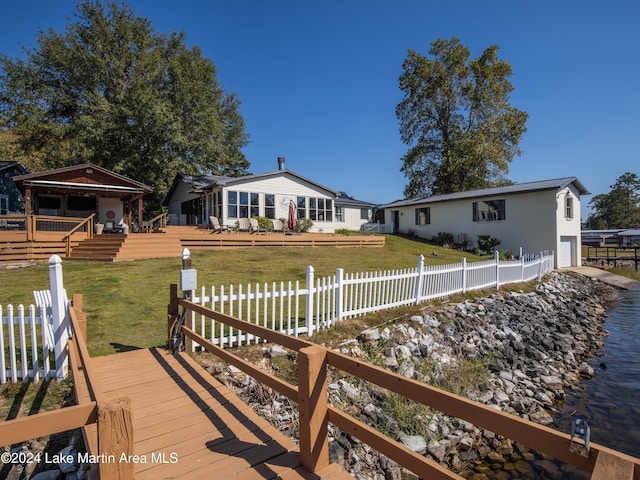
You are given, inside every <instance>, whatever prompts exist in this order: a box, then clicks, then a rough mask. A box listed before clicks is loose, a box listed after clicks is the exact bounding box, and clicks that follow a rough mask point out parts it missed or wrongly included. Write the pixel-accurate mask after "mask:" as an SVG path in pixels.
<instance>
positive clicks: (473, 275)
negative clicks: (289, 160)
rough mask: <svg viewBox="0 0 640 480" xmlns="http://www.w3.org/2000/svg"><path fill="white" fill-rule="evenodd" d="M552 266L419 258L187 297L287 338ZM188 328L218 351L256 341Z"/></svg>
mask: <svg viewBox="0 0 640 480" xmlns="http://www.w3.org/2000/svg"><path fill="white" fill-rule="evenodd" d="M553 265H554V254H553V252H551V253H545V252H541V253H540V255H537V256H536V255H520V259H519V260H515V261H500V259H499V257H498V255H497V254H496V255H495V257H494V258H493V259H492V260H487V261H483V262H474V263H467V261H466V259H464V258H463V259H462V261H461V262H460V263H456V264H450V265H430V266H425V264H424V256H422V255H421V256H420V257H419V258H418V265H417V267H416V268H410V269H404V270H391V271H382V272H364V273H352V274H345V272H344V270H343V269H341V268H338V269H337V270H336V274H335V275H333V276H330V277H322V278H315V274H314V269H313V267H312V266H309V267H308V268H307V275H306V282H305V285H304V286H301V285H300V282H299V281H296V282H287V283H286V284H285V282H279V283H276V282H273V283H271V285H268V284H267V283H264V284H262V285H260V284H253V285H251V284H249V285H245V286H242V285H239V286H237V287H234V286H233V285H231V286H229V287H228V288H226V289H225V288H224V287H219V288H216V287H215V286H212V287H210V289H209V290H207V288H205V287H201V288H200V289H199V291H198V290H194V291H192V292H191V293H190V294H191V298H192V300H193V301H194V302H195V303H198V304H200V305H202V306H205V307H208V308H211V309H213V310H216V311H218V312H221V313H225V314H227V315H231V316H234V317H236V318H241V319H244V320H247V321H249V322H251V323H254V324H256V325H261V326H263V327H267V328H271V329H273V330H277V331H280V332H282V333H286V334H289V335H295V336H298V335H300V334H307V335H309V336H311V335H313V332H314V331H316V330H319V329H324V328H329V327H331V326H332V325H334V324H335V323H336V322H338V321H341V320H345V319H348V318H352V317H355V316H359V315H364V314H366V313H370V312H375V311H380V310H384V309H387V308H393V307H399V306H403V305H413V304H418V303H420V302H424V301H426V300H430V299H433V298H441V297H446V296H448V295H452V294H454V293H459V292H466V291H470V290H478V289H482V288H499V287H500V286H501V285H504V284H507V283H514V282H525V281H529V280H533V279H535V278H537V279H540V278H542V276H543V275H544V274H545V273H547V272H550V271H551V270H553ZM187 321H188V322H190V327H191V328H192V329H193V330H194V331H196V332H197V333H199V334H200V335H202V336H203V337H205V338H207V339H209V340H210V341H211V342H212V343H214V344H217V345H220V346H222V347H225V346H239V345H243V344H250V343H258V342H261V341H262V340H261V339H260V338H256V337H255V336H253V335H251V334H248V333H246V332H243V331H238V330H235V329H233V328H228V327H226V326H225V325H224V324H222V323H220V322H216V321H215V320H211V319H208V318H206V317H204V316H202V315H201V316H199V318H198V316H197V315H196V314H195V313H193V312H192V314H191V318H190V319H187Z"/></svg>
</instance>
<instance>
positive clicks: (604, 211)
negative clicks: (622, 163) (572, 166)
mask: <svg viewBox="0 0 640 480" xmlns="http://www.w3.org/2000/svg"><path fill="white" fill-rule="evenodd" d="M610 188H611V191H610V192H609V193H602V194H600V195H596V196H595V197H593V198H592V199H591V201H590V202H589V205H590V206H591V207H592V208H593V213H592V214H591V215H590V216H589V219H588V221H587V223H588V224H589V225H591V226H593V227H601V228H611V229H616V228H638V227H640V178H638V175H636V174H635V173H630V172H626V173H624V174H623V175H621V176H620V177H618V179H617V180H616V183H615V184H613V185H611V187H610Z"/></svg>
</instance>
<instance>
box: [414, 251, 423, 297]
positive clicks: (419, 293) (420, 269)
mask: <svg viewBox="0 0 640 480" xmlns="http://www.w3.org/2000/svg"><path fill="white" fill-rule="evenodd" d="M423 273H424V255H420V256H419V257H418V266H417V267H416V275H417V277H416V284H415V290H414V292H413V298H414V299H415V303H416V305H417V304H418V303H420V297H421V296H422V275H423Z"/></svg>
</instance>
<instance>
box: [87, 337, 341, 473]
mask: <svg viewBox="0 0 640 480" xmlns="http://www.w3.org/2000/svg"><path fill="white" fill-rule="evenodd" d="M91 362H92V364H93V366H94V368H95V370H96V376H97V381H98V384H99V385H100V387H101V389H102V391H103V393H104V395H105V396H106V397H107V398H114V399H116V398H121V397H129V398H130V399H131V402H132V407H133V430H134V433H133V436H134V454H135V455H139V456H140V457H141V458H142V457H144V458H145V459H147V460H148V463H136V464H135V467H134V473H135V478H136V479H146V478H150V479H157V478H180V479H201V478H216V479H220V480H222V479H243V480H244V479H256V480H257V479H260V480H266V479H270V478H282V479H290V480H296V479H308V480H311V479H316V480H318V479H321V478H322V479H329V478H331V479H334V480H346V479H352V478H353V477H351V476H350V475H349V474H348V473H345V472H343V471H342V468H341V467H340V466H338V465H336V464H332V465H329V466H328V467H327V468H326V469H325V470H324V471H322V472H320V475H316V474H312V473H310V472H308V471H307V470H306V469H305V468H304V467H303V466H302V464H301V463H300V458H299V454H298V448H297V446H296V445H295V444H294V443H293V442H292V441H291V440H289V439H288V438H287V437H285V436H284V435H283V434H282V433H280V432H279V431H278V430H277V429H276V428H274V427H273V426H272V425H271V424H269V423H268V422H267V421H266V420H264V419H263V418H261V417H259V416H258V415H257V414H255V413H254V412H253V410H251V408H250V407H248V406H247V405H246V404H245V403H244V402H242V401H241V400H240V399H239V398H238V397H236V396H235V394H233V393H232V392H231V391H230V390H229V389H228V388H227V387H226V386H224V385H223V384H222V383H220V382H219V381H218V380H216V379H215V378H214V377H213V376H211V375H210V374H209V373H208V372H207V371H206V370H204V369H203V368H202V367H201V366H200V365H198V364H197V363H196V362H195V361H193V360H192V359H191V358H190V357H189V356H188V355H185V354H180V355H176V356H174V355H171V354H169V353H168V352H166V351H165V350H162V349H150V350H133V351H130V352H125V353H119V354H115V355H110V356H106V357H96V358H93V359H91ZM153 459H155V461H152V460H153ZM162 459H164V463H162V462H161V460H162Z"/></svg>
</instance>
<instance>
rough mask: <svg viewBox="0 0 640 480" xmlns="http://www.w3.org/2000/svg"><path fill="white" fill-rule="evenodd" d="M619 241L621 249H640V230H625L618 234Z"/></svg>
mask: <svg viewBox="0 0 640 480" xmlns="http://www.w3.org/2000/svg"><path fill="white" fill-rule="evenodd" d="M618 240H619V241H618V243H619V244H620V246H621V247H640V229H638V228H634V229H631V230H623V231H622V232H620V233H618Z"/></svg>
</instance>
